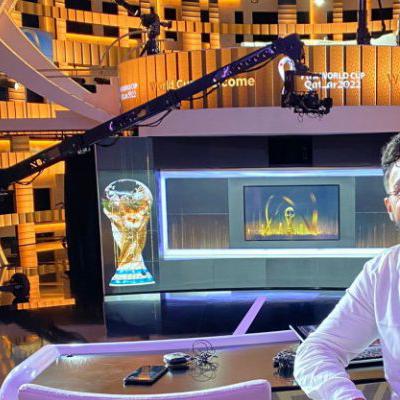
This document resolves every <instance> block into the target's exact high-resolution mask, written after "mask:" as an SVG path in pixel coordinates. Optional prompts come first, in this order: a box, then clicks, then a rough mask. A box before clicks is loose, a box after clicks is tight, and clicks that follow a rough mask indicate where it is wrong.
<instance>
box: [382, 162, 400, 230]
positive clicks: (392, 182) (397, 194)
mask: <svg viewBox="0 0 400 400" xmlns="http://www.w3.org/2000/svg"><path fill="white" fill-rule="evenodd" d="M397 164H398V163H396V164H394V165H393V167H392V169H391V170H390V173H389V177H388V180H387V187H388V194H387V197H385V206H386V210H387V212H388V214H389V217H390V219H391V220H392V221H393V222H394V224H395V225H396V226H397V227H398V228H399V229H400V167H399V166H398V165H397Z"/></svg>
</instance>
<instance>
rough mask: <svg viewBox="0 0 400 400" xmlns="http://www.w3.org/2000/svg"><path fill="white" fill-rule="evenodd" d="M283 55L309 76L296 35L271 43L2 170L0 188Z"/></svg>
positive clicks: (81, 152)
mask: <svg viewBox="0 0 400 400" xmlns="http://www.w3.org/2000/svg"><path fill="white" fill-rule="evenodd" d="M280 54H284V55H286V56H288V57H290V58H291V59H292V60H293V62H294V64H295V68H296V71H298V72H299V73H301V74H304V73H307V71H308V67H307V66H306V65H305V64H304V50H303V43H302V42H301V41H300V39H299V38H298V36H297V35H296V34H293V35H289V36H287V37H285V38H280V39H277V40H276V41H274V42H273V43H272V44H270V45H267V46H265V47H263V48H261V49H258V50H256V51H254V52H252V53H250V54H248V55H246V56H244V57H242V58H240V59H239V60H237V61H234V62H232V63H230V64H227V65H225V66H224V67H221V68H219V69H217V70H216V71H214V72H211V73H209V74H207V75H205V76H203V77H201V78H199V79H197V80H195V81H193V82H191V83H189V84H187V85H186V86H184V87H182V88H179V89H175V90H169V91H168V92H166V93H165V94H163V95H161V96H158V97H156V98H155V99H153V100H150V101H148V102H147V103H144V104H143V105H140V106H138V107H135V108H133V109H132V110H130V111H127V112H125V113H123V114H121V115H119V116H117V117H115V118H112V119H111V120H109V121H107V122H104V123H102V124H100V125H98V126H96V127H94V128H91V129H89V130H87V131H86V132H85V133H83V134H82V135H76V136H73V137H69V138H67V139H65V140H64V141H62V142H61V143H59V144H57V145H54V146H52V147H49V148H48V149H45V150H43V151H41V152H39V153H37V154H35V155H33V156H32V157H29V158H27V159H25V160H24V161H21V162H19V163H17V164H15V165H13V166H11V167H9V168H5V169H0V189H2V190H6V189H7V188H8V186H9V185H10V184H12V183H14V182H18V181H20V180H21V179H24V178H27V177H29V176H31V175H33V174H35V173H40V172H41V171H42V170H44V169H46V168H47V167H50V166H51V165H53V164H55V163H57V162H59V161H63V160H65V159H67V158H68V157H71V156H76V155H79V154H83V153H85V152H87V151H89V149H90V146H92V145H93V144H96V143H99V142H101V141H102V140H104V139H105V138H109V137H111V136H115V135H117V134H118V133H119V132H121V131H124V130H129V129H131V128H133V127H135V126H138V125H139V124H140V123H142V122H143V121H146V120H148V119H150V118H152V117H154V116H156V115H157V114H159V113H161V112H163V111H168V110H172V109H175V108H178V107H179V105H180V102H181V101H183V100H188V99H190V98H191V97H192V96H193V95H195V94H197V93H199V92H202V91H205V90H207V89H209V88H213V87H215V86H216V85H217V86H219V85H221V84H222V83H223V82H224V81H225V80H226V79H229V78H230V77H233V76H235V75H237V74H241V73H244V72H247V71H250V70H252V68H254V67H255V66H257V65H259V64H263V63H264V62H267V61H270V60H272V59H273V58H275V57H277V56H278V55H280Z"/></svg>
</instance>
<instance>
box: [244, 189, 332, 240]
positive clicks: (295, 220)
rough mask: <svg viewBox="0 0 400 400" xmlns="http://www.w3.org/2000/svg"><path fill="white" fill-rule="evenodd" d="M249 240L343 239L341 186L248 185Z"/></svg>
mask: <svg viewBox="0 0 400 400" xmlns="http://www.w3.org/2000/svg"><path fill="white" fill-rule="evenodd" d="M243 196H244V235H245V240H246V241H254V240H263V241H271V240H272V241H291V240H339V239H340V234H339V214H340V213H339V185H290V186H289V185H285V186H272V185H270V186H245V187H244V188H243Z"/></svg>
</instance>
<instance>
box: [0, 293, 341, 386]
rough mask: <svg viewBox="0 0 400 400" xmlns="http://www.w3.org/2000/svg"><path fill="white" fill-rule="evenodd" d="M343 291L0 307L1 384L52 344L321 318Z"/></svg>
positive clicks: (257, 328)
mask: <svg viewBox="0 0 400 400" xmlns="http://www.w3.org/2000/svg"><path fill="white" fill-rule="evenodd" d="M342 295H343V291H318V290H309V291H305V290H301V291H299V290H263V291H260V290H249V291H247V290H240V291H215V292H210V291H204V292H180V293H161V294H160V293H157V294H141V295H131V296H129V297H126V296H125V297H124V298H121V297H114V298H111V299H108V301H106V302H104V303H103V304H92V305H87V304H85V305H82V306H80V305H75V306H68V307H55V308H47V309H38V310H18V311H17V310H15V308H14V307H13V306H3V307H0V383H1V382H2V381H3V380H4V378H5V376H6V375H7V374H8V372H9V371H10V370H11V369H12V368H14V367H15V366H16V365H18V364H19V363H20V362H22V361H23V360H24V359H25V358H27V357H29V356H30V355H31V354H32V353H34V352H35V351H36V350H38V349H39V348H40V347H42V346H44V345H45V344H48V343H77V342H107V341H129V340H133V341H135V340H150V339H168V338H177V337H195V336H211V335H229V334H232V333H233V332H235V330H237V329H238V327H239V326H243V321H244V320H245V318H246V316H247V318H248V317H249V313H250V312H251V311H249V310H251V309H252V306H254V304H255V303H257V302H258V305H259V307H258V308H257V307H256V309H254V307H253V313H252V315H250V317H251V318H250V321H252V322H251V323H248V329H247V328H246V329H247V332H248V333H255V332H266V331H275V330H284V329H288V325H289V324H298V325H308V324H315V323H319V322H321V321H322V320H323V319H324V317H325V316H326V315H327V314H328V313H329V311H330V310H331V309H332V308H333V307H334V306H335V304H336V303H337V302H338V300H339V299H340V298H341V296H342ZM241 323H242V325H241Z"/></svg>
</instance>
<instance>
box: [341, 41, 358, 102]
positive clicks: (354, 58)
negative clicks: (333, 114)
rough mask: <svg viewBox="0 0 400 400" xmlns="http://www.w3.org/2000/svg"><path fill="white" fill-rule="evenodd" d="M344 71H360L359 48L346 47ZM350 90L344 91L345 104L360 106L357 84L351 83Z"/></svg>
mask: <svg viewBox="0 0 400 400" xmlns="http://www.w3.org/2000/svg"><path fill="white" fill-rule="evenodd" d="M345 54H346V66H345V67H346V71H361V46H346V48H345ZM351 85H353V87H352V88H348V89H346V90H345V96H346V97H345V104H347V105H348V106H359V105H361V88H360V87H359V86H360V85H359V84H358V82H352V83H351Z"/></svg>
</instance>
